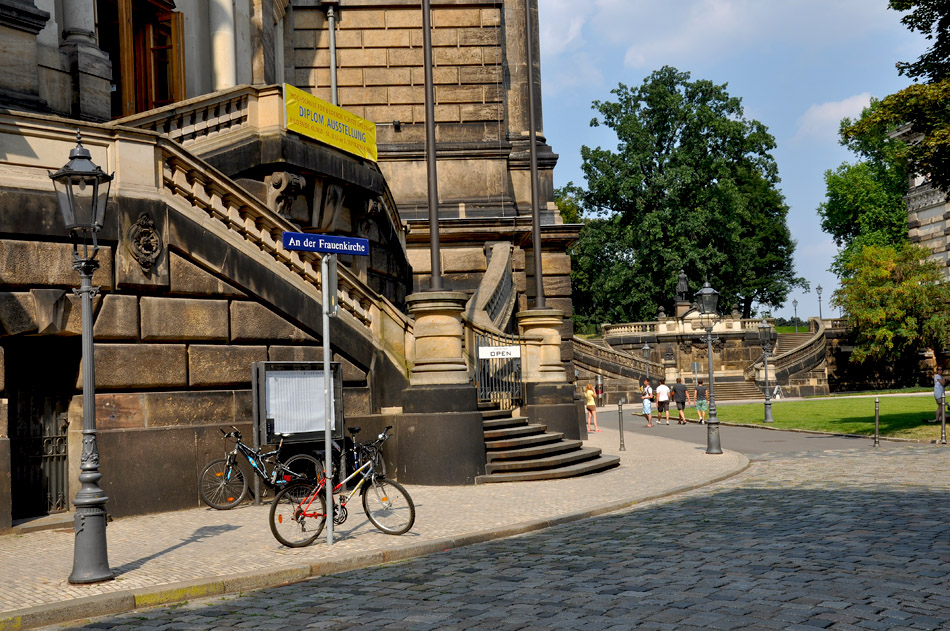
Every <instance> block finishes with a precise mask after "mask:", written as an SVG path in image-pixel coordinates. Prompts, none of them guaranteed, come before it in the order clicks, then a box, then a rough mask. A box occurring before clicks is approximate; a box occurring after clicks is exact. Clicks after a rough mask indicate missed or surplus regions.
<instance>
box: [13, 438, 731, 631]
mask: <svg viewBox="0 0 950 631" xmlns="http://www.w3.org/2000/svg"><path fill="white" fill-rule="evenodd" d="M676 429H685V427H683V426H680V427H679V428H676V427H673V428H664V433H663V434H657V435H656V436H646V437H642V438H632V437H630V436H628V437H627V440H626V451H624V452H618V446H619V436H618V433H617V432H616V431H611V430H605V431H604V432H602V433H598V434H592V436H591V439H590V440H589V441H588V442H587V444H589V445H594V446H597V447H601V448H603V449H604V450H605V452H607V453H615V454H617V453H619V455H620V456H621V465H620V466H619V467H617V468H615V469H611V470H609V471H606V472H604V473H600V474H596V475H592V476H585V477H580V478H572V479H568V480H555V481H546V482H522V483H509V484H487V485H477V486H467V487H438V486H409V487H408V489H409V492H410V494H411V495H412V498H413V500H414V502H415V504H416V511H417V515H416V524H415V526H414V527H413V528H412V530H411V531H410V532H409V533H407V534H405V535H402V536H400V537H393V536H388V535H384V534H382V533H380V532H379V531H377V530H376V529H375V528H373V527H372V526H371V525H370V524H369V523H368V522H367V520H366V517H365V515H364V514H363V513H362V510H361V509H359V508H357V509H356V510H353V511H351V513H350V518H349V519H348V520H347V522H346V523H345V524H343V525H342V526H340V527H339V528H338V529H337V530H335V537H336V541H335V542H334V545H333V547H332V549H329V548H328V546H327V545H326V541H325V539H322V540H320V541H317V542H316V543H314V544H313V545H312V546H309V547H307V548H300V549H290V548H285V547H282V546H281V545H280V544H279V543H278V542H277V541H276V540H275V539H274V537H273V536H272V535H271V532H270V529H269V528H268V525H267V512H268V509H269V507H268V506H267V505H264V506H250V505H247V506H241V507H239V508H236V509H234V510H231V511H215V510H211V509H207V508H201V509H193V510H186V511H179V512H174V513H160V514H154V515H146V516H141V517H133V518H125V519H117V520H116V521H114V522H112V523H110V524H109V526H108V528H107V539H108V550H109V562H110V564H111V567H112V569H113V570H114V572H115V573H116V580H114V581H109V582H104V583H98V584H94V585H70V584H69V583H67V582H66V578H67V577H68V575H69V573H70V569H71V567H72V558H73V541H74V535H73V529H72V524H71V523H70V524H69V525H68V527H63V528H59V529H56V530H48V531H41V532H31V533H26V534H22V535H6V536H2V537H0V631H6V630H7V629H19V628H28V627H37V626H42V625H46V624H51V623H54V622H59V621H66V620H75V619H78V618H80V617H83V616H89V615H100V614H106V613H117V612H122V611H130V610H132V609H133V608H134V607H135V606H140V605H142V604H145V603H150V604H155V603H161V602H169V601H175V600H182V599H185V598H194V597H196V596H198V595H205V596H208V595H214V594H220V593H222V592H236V591H240V590H244V589H248V588H252V587H254V588H256V587H265V586H272V585H279V584H282V583H284V582H288V581H291V580H302V579H304V578H306V577H308V576H316V575H321V574H325V573H329V572H337V571H340V570H347V569H352V568H354V567H360V566H365V565H374V564H379V563H383V562H385V561H387V560H394V559H402V558H407V557H411V556H418V555H419V554H425V553H429V552H432V551H438V550H443V549H445V548H452V547H456V546H461V545H465V544H468V543H473V542H478V541H486V540H489V539H492V538H495V537H504V536H510V535H513V534H518V533H522V532H527V531H531V530H536V529H539V528H545V527H547V526H549V525H551V524H552V523H559V522H561V521H564V520H565V519H573V518H579V517H582V516H584V515H590V514H601V513H604V512H607V511H611V510H616V509H618V508H621V507H624V506H628V505H630V504H633V503H636V502H641V501H644V500H647V499H650V498H656V497H661V496H664V495H667V494H669V493H675V492H678V491H681V490H684V489H687V488H692V487H696V486H700V485H703V484H707V483H709V482H711V481H713V480H717V479H722V478H724V477H727V476H730V475H734V474H735V473H737V472H739V471H741V470H742V469H743V468H744V467H745V466H746V465H747V463H748V460H747V459H746V458H745V457H744V456H742V455H741V454H737V453H734V452H729V451H727V452H726V453H725V454H723V455H720V456H710V455H706V454H705V453H704V452H703V449H701V448H700V447H698V446H696V445H690V444H688V443H684V442H681V441H678V440H670V439H669V438H670V437H675V436H677V435H678V434H677V432H675V431H674V430H676ZM663 436H666V438H664V437H663Z"/></svg>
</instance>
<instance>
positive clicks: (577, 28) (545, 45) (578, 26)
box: [538, 0, 587, 57]
mask: <svg viewBox="0 0 950 631" xmlns="http://www.w3.org/2000/svg"><path fill="white" fill-rule="evenodd" d="M538 10H539V11H540V13H539V15H540V18H539V22H540V24H539V27H540V30H541V55H542V57H549V56H555V55H560V54H561V53H563V52H565V51H567V50H569V49H572V48H577V47H580V46H583V45H584V39H583V36H582V32H583V29H584V24H585V23H586V22H587V17H586V13H585V12H584V11H579V10H578V8H577V3H576V2H574V1H572V0H539V7H538Z"/></svg>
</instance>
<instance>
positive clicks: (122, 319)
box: [92, 294, 139, 340]
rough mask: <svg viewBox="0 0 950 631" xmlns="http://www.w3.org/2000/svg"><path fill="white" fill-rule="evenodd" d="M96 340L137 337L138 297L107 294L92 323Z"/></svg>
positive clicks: (134, 338) (131, 338) (135, 338)
mask: <svg viewBox="0 0 950 631" xmlns="http://www.w3.org/2000/svg"><path fill="white" fill-rule="evenodd" d="M92 331H93V335H94V336H95V338H96V340H121V339H126V340H137V339H139V299H138V297H137V296H122V295H118V294H109V295H107V296H104V297H103V298H102V308H101V309H99V315H98V316H97V317H96V323H95V324H94V325H93V329H92Z"/></svg>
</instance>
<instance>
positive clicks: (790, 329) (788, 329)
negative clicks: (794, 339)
mask: <svg viewBox="0 0 950 631" xmlns="http://www.w3.org/2000/svg"><path fill="white" fill-rule="evenodd" d="M775 332H776V333H808V325H807V324H799V325H798V331H796V330H795V327H794V326H777V327H775Z"/></svg>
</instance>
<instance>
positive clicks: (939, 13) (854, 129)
mask: <svg viewBox="0 0 950 631" xmlns="http://www.w3.org/2000/svg"><path fill="white" fill-rule="evenodd" d="M890 7H891V8H892V9H894V10H897V11H905V12H907V13H906V14H905V15H904V17H903V18H901V22H902V23H903V24H904V25H906V26H907V27H908V28H910V29H911V30H912V31H917V32H919V33H923V34H924V36H925V37H926V38H927V39H928V40H930V41H932V42H933V45H932V46H931V47H930V48H929V49H928V50H927V52H925V53H924V54H923V55H921V56H920V57H919V58H918V59H917V60H916V61H914V62H900V63H898V64H897V69H898V71H899V72H900V73H901V74H902V75H905V76H907V77H910V78H911V79H913V80H914V81H915V82H917V81H922V83H915V84H914V85H911V86H909V87H907V88H904V89H903V90H901V91H900V92H897V93H896V94H891V95H890V96H887V97H885V98H884V99H883V100H882V101H881V106H880V107H879V108H877V110H876V111H874V112H873V113H872V115H871V116H869V117H867V118H862V119H861V120H859V121H857V122H855V123H854V124H853V125H851V126H850V127H847V128H845V129H844V134H845V135H846V136H848V137H857V136H861V135H866V134H868V133H869V132H873V131H874V130H877V131H878V132H880V131H881V130H888V129H890V128H894V127H896V126H904V125H906V126H907V127H908V131H909V134H908V135H909V136H910V138H911V142H910V143H909V144H908V146H907V148H906V150H905V152H904V157H905V158H906V159H907V161H908V166H909V168H910V170H911V172H913V173H920V174H924V175H928V176H929V177H930V180H931V182H932V183H933V185H934V186H935V187H937V188H938V189H940V190H942V191H943V192H945V193H950V3H948V2H947V1H946V0H890Z"/></svg>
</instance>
